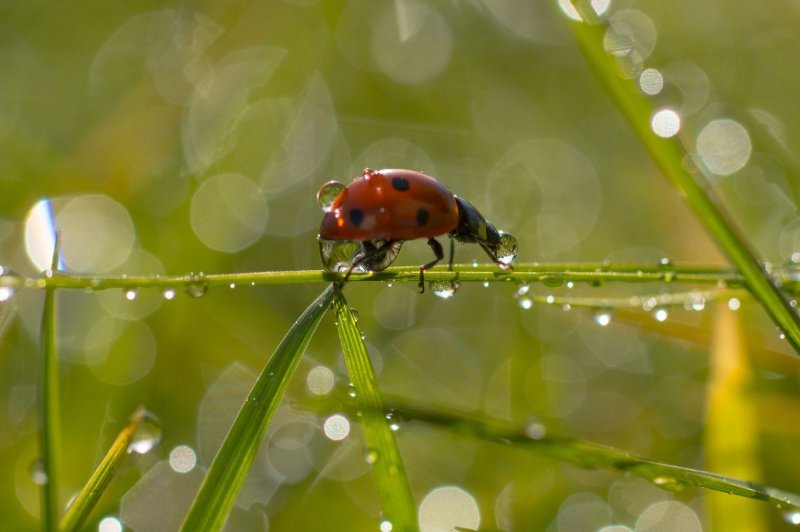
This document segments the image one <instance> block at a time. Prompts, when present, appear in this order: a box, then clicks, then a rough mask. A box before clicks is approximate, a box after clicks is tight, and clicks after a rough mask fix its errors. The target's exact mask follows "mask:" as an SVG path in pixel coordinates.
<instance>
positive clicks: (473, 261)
mask: <svg viewBox="0 0 800 532" xmlns="http://www.w3.org/2000/svg"><path fill="white" fill-rule="evenodd" d="M472 267H473V268H477V267H478V261H477V260H475V259H472Z"/></svg>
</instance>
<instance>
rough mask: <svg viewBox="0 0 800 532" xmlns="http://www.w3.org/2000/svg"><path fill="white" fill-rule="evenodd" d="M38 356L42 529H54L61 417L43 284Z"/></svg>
mask: <svg viewBox="0 0 800 532" xmlns="http://www.w3.org/2000/svg"><path fill="white" fill-rule="evenodd" d="M58 253H59V239H58V236H56V243H55V247H54V249H53V259H52V264H51V267H52V270H51V271H50V272H48V274H47V276H49V277H52V272H53V271H55V270H56V268H57V267H58ZM41 346H42V356H43V358H44V360H43V364H42V389H41V391H40V394H41V395H40V400H41V404H40V407H39V408H40V411H41V424H42V426H41V433H40V435H41V444H40V445H41V452H42V456H41V464H42V472H43V473H44V482H43V483H42V500H41V508H42V528H43V529H44V530H56V527H57V526H58V513H59V512H58V510H59V507H60V506H59V503H58V484H59V483H58V473H59V457H58V450H59V448H60V436H61V416H60V408H59V395H60V394H59V389H60V387H59V372H60V365H59V360H58V350H57V349H56V289H55V288H52V287H47V288H46V289H45V293H44V308H43V309H42V324H41Z"/></svg>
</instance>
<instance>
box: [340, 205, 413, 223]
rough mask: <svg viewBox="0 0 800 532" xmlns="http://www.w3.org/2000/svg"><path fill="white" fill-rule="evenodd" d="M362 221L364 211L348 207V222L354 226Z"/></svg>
mask: <svg viewBox="0 0 800 532" xmlns="http://www.w3.org/2000/svg"><path fill="white" fill-rule="evenodd" d="M417 218H419V214H417ZM363 221H364V211H362V210H361V209H350V223H351V224H353V225H355V226H356V227H358V226H360V225H361V222H363Z"/></svg>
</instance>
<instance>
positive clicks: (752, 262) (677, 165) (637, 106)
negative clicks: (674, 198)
mask: <svg viewBox="0 0 800 532" xmlns="http://www.w3.org/2000/svg"><path fill="white" fill-rule="evenodd" d="M574 4H575V7H576V8H577V9H578V10H579V12H580V13H581V16H582V17H583V19H584V20H587V21H589V22H588V23H583V22H570V27H571V28H572V30H573V35H574V36H575V40H576V42H577V44H578V46H579V47H580V49H581V51H582V52H583V55H584V56H585V57H586V60H587V61H588V62H589V65H590V66H591V68H592V70H593V71H594V73H595V75H596V76H597V78H598V79H599V80H600V82H601V83H602V84H603V85H604V86H605V88H606V89H607V91H608V93H609V94H610V95H611V98H612V99H613V100H614V103H615V104H616V105H617V107H618V108H619V109H620V111H622V114H623V115H624V116H625V118H626V119H627V120H628V122H629V123H630V125H631V126H632V127H633V129H634V131H635V132H636V135H637V136H638V137H639V139H640V140H641V141H642V143H643V144H644V145H645V147H646V148H647V151H648V152H649V153H650V156H651V157H652V159H653V161H655V163H656V165H657V166H658V167H659V168H660V169H661V171H662V172H663V173H664V174H665V175H666V176H667V177H668V178H669V179H670V180H671V181H672V183H673V184H674V185H675V186H676V187H677V188H678V189H679V190H680V191H681V192H682V193H683V195H684V196H685V198H686V201H687V203H688V204H689V206H690V207H691V209H692V210H693V211H694V213H695V215H696V216H697V217H698V219H699V220H700V222H701V223H702V224H703V225H704V226H705V228H706V230H707V231H708V233H709V235H711V237H712V238H713V239H714V241H715V242H716V243H717V245H718V246H719V247H720V249H721V250H722V251H723V252H724V253H725V255H726V256H727V257H728V259H729V260H730V261H731V263H733V265H734V266H735V267H736V269H737V270H739V272H740V273H741V274H742V276H744V278H745V281H746V282H747V285H748V288H749V289H750V291H751V292H752V293H753V295H754V296H755V297H756V298H757V299H758V300H759V301H760V302H761V305H762V306H763V307H764V309H765V310H766V311H767V313H768V314H769V315H770V317H771V318H772V320H773V321H774V322H775V323H776V324H777V325H778V326H779V327H780V328H781V330H782V331H784V333H785V334H786V338H787V339H788V340H789V342H790V343H791V345H792V347H793V348H794V350H795V351H796V352H797V353H799V354H800V315H798V313H797V312H795V311H794V309H792V307H791V305H790V304H789V301H788V299H787V298H786V297H785V296H784V295H783V294H782V293H781V291H780V290H779V288H778V285H777V283H776V282H775V280H774V279H773V278H772V276H771V275H770V274H769V273H768V272H767V271H766V270H765V269H764V267H763V266H762V265H761V263H760V262H759V261H758V259H757V258H756V255H755V253H754V252H753V250H752V249H751V247H750V244H749V243H748V242H747V240H746V239H745V238H744V236H743V235H742V234H741V232H740V231H739V230H738V228H737V227H736V226H735V224H734V223H733V221H732V220H731V218H730V217H729V216H728V215H727V213H726V212H725V211H724V209H723V207H722V205H721V202H720V201H719V200H718V199H717V197H716V194H715V193H714V191H713V189H712V188H711V186H710V184H709V183H707V182H706V180H705V179H704V178H703V176H702V175H701V174H700V172H699V171H697V172H694V173H695V174H696V175H692V173H690V172H689V171H688V170H687V169H686V166H685V165H686V164H687V163H686V161H691V158H690V156H689V153H688V151H687V150H686V148H685V147H684V145H683V144H682V143H681V141H680V140H679V139H678V138H677V137H673V138H668V139H665V138H661V137H659V136H657V135H656V134H655V133H654V132H653V130H652V129H651V127H650V120H651V117H652V113H653V110H652V107H651V106H650V103H649V102H648V101H647V100H646V99H645V98H644V97H643V96H642V95H641V94H640V93H639V91H638V89H637V87H636V86H635V84H634V83H632V82H631V81H630V80H626V79H623V78H622V77H620V76H619V75H618V74H617V72H618V70H619V69H618V64H617V63H616V60H615V58H613V57H611V56H610V55H609V54H607V53H606V52H605V50H604V47H603V39H604V37H605V34H606V31H607V30H608V27H607V26H606V25H605V24H603V23H601V21H599V20H598V17H597V15H596V14H594V11H593V10H592V8H591V7H590V5H589V1H588V0H576V1H575V2H574Z"/></svg>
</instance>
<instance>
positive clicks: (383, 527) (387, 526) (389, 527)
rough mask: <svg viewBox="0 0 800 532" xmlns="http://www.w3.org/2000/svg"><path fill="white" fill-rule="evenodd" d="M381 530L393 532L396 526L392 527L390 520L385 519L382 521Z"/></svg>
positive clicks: (382, 531)
mask: <svg viewBox="0 0 800 532" xmlns="http://www.w3.org/2000/svg"><path fill="white" fill-rule="evenodd" d="M379 528H380V531H381V532H392V529H393V528H394V526H393V525H392V522H391V521H389V520H388V519H384V520H383V521H381V524H380V527H379Z"/></svg>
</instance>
